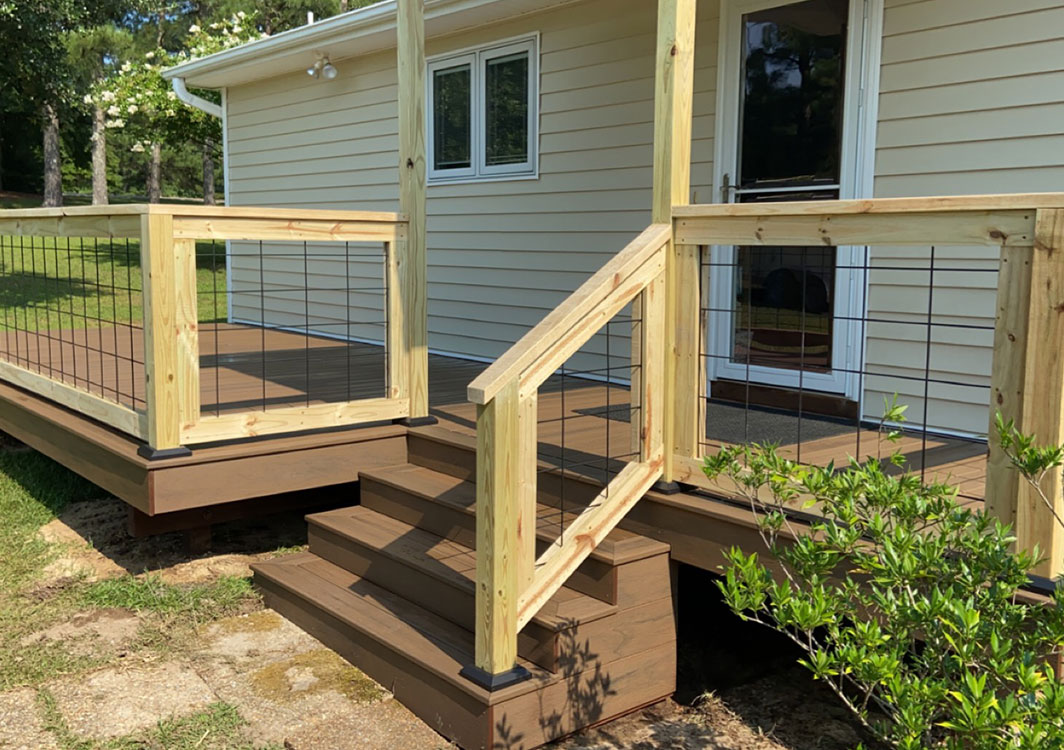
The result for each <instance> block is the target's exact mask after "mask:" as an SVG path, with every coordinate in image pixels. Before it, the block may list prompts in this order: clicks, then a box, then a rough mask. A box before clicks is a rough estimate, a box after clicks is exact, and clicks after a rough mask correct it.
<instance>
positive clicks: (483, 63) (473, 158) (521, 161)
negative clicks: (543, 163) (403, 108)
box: [428, 39, 538, 182]
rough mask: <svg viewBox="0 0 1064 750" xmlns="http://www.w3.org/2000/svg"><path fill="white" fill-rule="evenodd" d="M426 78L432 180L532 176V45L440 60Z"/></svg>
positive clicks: (534, 125)
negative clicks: (427, 79)
mask: <svg viewBox="0 0 1064 750" xmlns="http://www.w3.org/2000/svg"><path fill="white" fill-rule="evenodd" d="M428 78H429V81H428V98H429V102H428V112H429V117H428V120H429V122H428V128H429V132H428V145H429V180H430V181H432V182H446V181H450V180H466V179H475V178H481V177H482V178H489V179H490V178H501V177H520V176H534V175H535V173H536V145H537V144H536V138H537V134H536V130H537V121H538V114H537V109H538V108H537V98H538V96H537V57H536V40H535V39H526V40H522V41H518V42H512V43H506V44H503V45H497V46H494V47H486V48H484V49H479V50H473V51H469V52H463V53H461V54H455V55H448V56H447V57H444V58H438V59H436V60H433V61H431V62H430V63H429V66H428Z"/></svg>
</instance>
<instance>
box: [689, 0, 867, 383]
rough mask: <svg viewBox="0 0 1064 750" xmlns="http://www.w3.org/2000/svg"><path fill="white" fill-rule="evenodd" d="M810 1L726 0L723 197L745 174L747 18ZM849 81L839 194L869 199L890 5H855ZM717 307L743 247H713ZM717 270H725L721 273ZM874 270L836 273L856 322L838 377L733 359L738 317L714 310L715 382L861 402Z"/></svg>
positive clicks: (842, 254)
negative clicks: (728, 182)
mask: <svg viewBox="0 0 1064 750" xmlns="http://www.w3.org/2000/svg"><path fill="white" fill-rule="evenodd" d="M801 1H802V0H720V4H721V8H720V29H719V40H718V64H717V108H716V111H717V113H718V114H717V118H716V133H715V139H714V141H715V143H714V159H713V185H714V188H715V191H717V192H715V196H714V197H715V200H714V202H718V201H720V200H721V196H720V193H719V189H720V186H721V185H723V182H724V175H725V174H730V175H735V174H736V173H737V169H736V168H737V160H738V155H739V150H738V141H739V85H740V81H739V74H740V70H741V54H742V51H741V43H742V33H741V32H742V27H741V22H742V16H743V15H744V14H746V13H751V12H755V11H758V10H765V9H768V8H774V7H779V6H781V5H790V4H793V3H797V2H801ZM847 28H848V37H847V40H846V69H845V73H844V75H845V81H844V94H843V102H844V104H843V106H844V107H845V110H846V111H845V113H844V115H843V133H842V145H841V151H842V154H841V157H842V159H841V164H840V181H839V197H840V198H842V199H846V198H867V197H872V194H873V187H874V184H873V179H874V172H875V136H876V121H877V119H878V118H877V110H878V101H879V67H880V57H881V47H882V37H883V35H882V28H883V0H850V15H849V19H848V23H847ZM710 253H711V258H712V262H711V272H710V305H709V307H710V309H712V310H725V309H728V310H730V309H732V306H733V305H734V296H735V295H734V282H733V274H732V273H731V272H730V270H729V269H730V268H732V265H731V264H732V263H734V254H735V248H734V247H731V246H714V247H712V248H710ZM837 258H838V260H837V264H838V265H839V266H842V267H846V266H850V267H856V266H860V265H863V263H864V258H865V251H864V248H863V247H862V248H855V247H840V248H839V249H838V256H837ZM717 269H720V271H718V270H717ZM867 277H868V274H867V273H861V272H859V271H857V270H853V269H851V270H847V271H840V272H837V273H836V282H835V290H834V296H835V311H836V314H837V315H839V316H842V317H843V318H850V320H841V321H839V320H837V321H836V323H835V326H834V327H833V334H832V338H833V340H832V372H830V373H817V372H809V371H805V372H802V371H799V370H784V369H782V368H774V367H766V366H759V365H750V366H749V367H748V366H747V365H745V364H741V363H735V362H732V361H731V346H732V343H731V342H732V331H731V320H732V314H731V313H727V312H717V313H710V320H709V332H708V341H707V346H708V347H709V349H708V351H709V352H710V353H711V355H712V356H710V357H709V358H708V362H707V375H708V381H709V382H712V381H713V380H714V379H716V378H729V379H735V380H745V379H746V378H747V377H748V376H749V378H750V379H751V380H752V381H756V382H759V383H764V384H766V385H778V386H784V387H798V386H800V387H803V388H806V389H809V390H817V391H825V392H830V393H839V394H843V395H844V396H845V397H846V398H849V399H852V400H859V399H860V393H859V389H860V382H861V378H860V375H859V372H860V370H862V369H863V365H864V341H863V340H862V339H863V338H864V337H863V336H862V332H863V331H862V329H863V326H861V325H860V323H859V320H858V319H860V318H862V317H863V315H864V305H865V300H866V299H867Z"/></svg>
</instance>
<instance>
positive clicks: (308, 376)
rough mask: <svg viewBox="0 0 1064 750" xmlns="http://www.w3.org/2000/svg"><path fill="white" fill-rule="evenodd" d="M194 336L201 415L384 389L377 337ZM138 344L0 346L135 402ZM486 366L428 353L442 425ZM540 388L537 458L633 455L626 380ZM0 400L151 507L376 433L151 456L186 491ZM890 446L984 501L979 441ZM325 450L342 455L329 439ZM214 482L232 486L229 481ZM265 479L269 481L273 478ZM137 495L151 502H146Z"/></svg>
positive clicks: (728, 438) (248, 332)
mask: <svg viewBox="0 0 1064 750" xmlns="http://www.w3.org/2000/svg"><path fill="white" fill-rule="evenodd" d="M200 343H201V352H202V356H201V362H200V387H201V393H202V394H203V396H202V398H203V406H202V411H203V413H204V414H220V413H228V412H232V411H241V410H248V409H261V408H265V409H270V408H276V407H283V406H291V405H300V404H308V405H310V404H319V403H326V402H333V401H344V400H349V399H352V398H366V397H372V396H375V395H379V394H380V393H381V392H382V390H383V388H384V383H385V373H384V355H383V350H382V349H381V347H379V346H374V345H370V344H362V343H347V342H343V341H339V340H335V339H327V338H322V337H316V336H304V335H302V334H298V333H292V332H287V331H281V330H266V329H262V328H258V327H253V326H243V325H230V324H220V325H217V326H216V325H213V324H209V325H205V326H204V327H203V329H202V330H201V331H200ZM142 347H143V336H142V332H141V330H140V329H139V328H137V327H129V326H122V327H118V328H115V329H89V330H80V331H69V330H67V331H51V332H46V333H40V334H35V333H25V332H22V333H21V334H20V335H19V336H18V337H16V336H15V334H14V333H10V334H4V333H0V352H3V353H4V355H5V356H6V357H7V358H8V359H9V360H10V361H13V362H16V363H21V364H23V366H26V363H27V362H28V363H35V365H30V366H31V367H34V366H35V367H37V368H39V369H40V370H41V371H42V372H45V373H49V372H50V373H51V375H52V377H56V378H59V377H62V378H63V379H64V380H66V382H69V383H70V384H72V385H73V384H77V385H79V386H80V387H82V388H88V389H89V390H91V391H93V392H94V393H97V394H100V395H102V396H104V397H105V398H109V399H113V400H117V401H119V402H120V403H125V404H127V405H130V406H134V407H138V406H141V407H142V406H143V395H144V392H143V387H144V386H143V365H142V364H141V363H140V360H142V356H141V352H142ZM484 366H485V365H483V364H481V363H479V362H471V361H466V360H460V359H455V358H449V357H442V356H431V357H430V358H429V384H430V392H429V400H430V406H431V412H432V414H433V415H434V416H436V417H437V418H438V419H440V421H441V423H442V426H444V427H446V428H447V429H450V430H453V431H455V432H458V433H461V434H464V435H467V436H468V435H473V434H474V433H475V426H476V407H475V406H474V405H472V404H470V403H468V402H467V401H466V398H465V396H466V393H465V391H466V386H467V385H468V384H469V382H470V381H471V380H473V378H475V377H476V376H477V375H478V374H479V373H480V372H481V370H482V369H483V368H484ZM541 390H542V393H541V397H540V401H539V422H540V424H539V441H540V445H539V454H540V459H541V460H542V461H545V462H546V463H548V464H552V465H555V466H562V467H564V468H565V469H566V470H568V471H570V472H574V473H577V474H582V475H585V476H587V477H589V478H591V479H595V480H602V479H604V478H608V477H609V476H612V475H613V474H615V473H616V471H617V470H619V468H620V467H621V466H622V465H623V462H624V461H626V460H627V459H628V458H629V457H630V450H629V448H628V446H629V445H630V442H631V437H630V435H631V429H632V428H631V424H630V413H629V412H630V409H629V398H628V396H629V394H628V389H627V388H623V387H619V386H606V385H604V384H600V383H595V382H590V381H587V380H581V379H578V378H574V377H566V378H561V377H557V376H556V377H554V378H552V379H551V380H549V381H548V382H547V383H546V384H545V385H544V386H543V388H542V389H541ZM0 399H3V400H5V402H6V403H5V412H6V414H7V418H6V419H5V418H3V417H0V429H4V430H6V431H8V432H11V433H12V434H15V435H16V436H19V435H20V432H21V433H24V434H23V435H22V436H21V439H23V440H25V441H26V442H29V443H31V444H33V443H34V440H35V439H36V440H37V443H38V445H37V446H35V447H39V448H40V449H42V450H44V448H43V447H41V446H42V445H44V444H45V443H55V442H59V443H64V444H65V443H71V441H73V442H83V441H88V442H89V443H90V444H92V445H96V446H103V447H105V449H106V450H108V451H110V452H116V451H117V452H118V453H119V454H121V455H122V456H124V457H125V458H124V459H123V461H125V462H128V461H133V463H134V464H135V466H133V467H127V469H128V471H127V472H126V474H127V476H125V478H124V479H122V481H119V482H114V481H106V477H104V476H103V472H102V471H101V470H100V469H101V467H103V466H109V465H110V464H111V463H113V461H111V462H107V461H100V462H98V463H99V464H100V466H97V467H95V468H96V470H95V471H94V472H93V475H92V476H90V478H91V479H93V480H94V481H97V482H98V483H100V484H103V485H104V486H105V487H106V488H107V489H109V490H110V491H112V492H115V494H117V495H118V496H120V497H123V498H125V499H127V500H129V501H131V502H133V504H134V505H136V506H137V507H140V508H141V509H142V510H144V511H145V512H148V513H157V512H163V511H164V510H173V509H178V508H187V507H194V506H204V505H211V504H214V503H220V502H229V501H232V500H235V499H245V498H250V497H254V496H255V495H254V494H251V493H254V492H259V493H260V494H266V492H267V490H266V487H265V486H264V485H263V484H262V480H261V479H259V480H258V481H255V480H254V477H253V476H250V475H249V476H248V477H247V479H248V481H249V483H248V484H246V485H244V486H243V488H242V489H240V491H239V492H236V494H234V483H233V482H232V481H227V482H220V483H219V484H213V482H214V480H215V479H217V478H218V476H219V475H217V474H215V473H214V471H213V470H209V469H208V465H210V466H211V467H212V468H213V469H214V470H220V469H221V468H222V467H221V466H220V465H217V457H218V456H224V457H225V459H226V460H229V461H231V460H234V459H237V458H239V457H246V458H251V457H257V460H258V461H259V462H261V461H263V460H267V458H268V456H270V455H274V454H276V455H278V456H283V455H286V454H289V453H290V452H291V451H293V450H296V451H300V452H302V451H305V450H307V448H308V447H309V446H316V448H317V451H318V452H323V451H324V452H325V453H328V451H329V448H330V446H331V448H332V449H336V447H337V446H340V445H347V446H348V447H349V448H350V447H353V446H355V445H361V446H362V449H363V452H365V449H366V447H367V446H368V443H369V442H371V441H366V440H365V436H368V435H369V434H370V433H366V432H365V428H363V429H353V430H352V429H348V430H338V431H334V432H327V433H324V434H323V433H317V434H316V435H313V434H312V435H301V436H300V435H294V436H278V437H274V438H261V439H258V440H253V441H248V442H245V443H239V442H233V443H228V444H225V445H220V446H218V445H211V446H202V447H196V448H195V449H194V451H193V456H191V457H188V458H184V459H169V460H167V461H163V462H156V463H154V464H152V465H151V467H150V468H151V469H152V470H153V471H154V470H162V469H169V470H173V469H176V468H177V467H179V466H180V467H183V468H184V471H183V472H182V477H181V483H182V487H183V489H182V490H181V491H180V492H178V491H177V488H176V487H172V486H171V485H170V483H169V482H167V481H163V480H162V478H161V477H162V475H160V476H157V477H156V478H155V480H153V482H152V483H151V486H150V487H147V486H146V485H148V480H147V472H148V471H149V464H148V462H146V461H144V460H143V459H140V460H139V461H134V460H133V459H132V458H130V457H131V456H135V452H136V447H137V442H136V441H135V440H132V439H131V438H128V437H125V436H121V435H118V434H116V433H114V432H113V431H112V430H109V429H108V428H105V427H102V426H100V425H97V424H95V423H93V422H92V421H91V420H86V419H84V418H81V417H79V416H78V415H76V414H74V413H73V412H70V411H68V410H65V409H62V408H61V407H57V406H54V405H52V404H49V403H48V402H47V401H44V400H43V399H38V398H36V397H33V396H30V395H29V394H26V393H25V392H23V391H20V390H18V389H15V388H13V387H11V386H8V385H0ZM15 404H21V405H22V407H27V406H30V405H34V406H37V405H39V407H40V408H39V411H41V412H42V413H43V414H45V415H46V417H47V419H49V420H53V421H54V424H55V425H56V426H57V428H58V431H55V432H52V433H50V434H52V437H51V438H49V439H47V440H44V441H42V439H41V438H40V437H36V438H35V436H34V435H32V434H30V433H29V432H27V431H26V430H24V429H20V428H19V425H18V417H17V412H18V411H19V410H16V411H12V410H11V409H12V407H13V405H15ZM379 429H383V430H384V432H387V433H388V434H389V435H390V434H391V433H390V432H389V430H392V429H393V428H391V427H381V428H379ZM64 432H65V433H69V434H68V435H67V436H66V437H65V438H64V439H63V440H60V439H59V437H58V436H59V435H60V434H62V433H64ZM384 432H382V433H381V434H382V435H383V434H384ZM706 434H707V436H708V437H707V440H706V443H705V449H706V451H707V452H713V451H715V450H716V449H718V448H719V446H721V445H723V444H726V443H737V442H744V441H762V442H766V441H772V442H777V443H779V444H780V446H781V450H782V451H783V452H784V453H785V454H786V455H788V456H790V457H793V458H795V459H798V460H802V461H807V462H810V463H816V464H826V463H827V462H829V461H834V462H835V463H836V464H840V463H843V462H845V461H846V460H847V459H848V458H849V457H851V456H863V457H864V456H869V455H882V454H884V453H885V452H887V451H889V450H890V449H891V446H888V445H887V444H886V443H885V441H884V440H883V439H882V437H881V436H880V435H878V434H877V433H876V432H875V431H873V430H869V429H867V428H863V429H858V427H857V426H856V424H854V423H852V422H850V423H845V422H842V421H836V420H830V419H826V418H822V417H817V416H815V415H803V416H802V417H801V418H800V419H799V418H798V416H797V415H796V414H793V413H785V412H782V411H779V410H769V409H761V408H757V407H752V408H751V409H745V408H743V407H742V406H741V405H733V404H725V403H716V402H714V403H711V404H710V405H709V408H708V414H707V430H706ZM897 447H898V448H899V449H900V450H901V451H902V452H903V453H904V454H905V456H906V459H907V464H908V467H909V468H910V469H911V470H913V471H922V472H924V473H925V475H926V476H927V477H928V478H939V479H944V478H949V479H950V480H952V481H955V482H956V483H957V484H958V485H959V486H960V488H961V495H962V497H963V499H964V500H965V501H966V502H979V501H981V500H982V499H983V496H984V485H985V464H986V460H985V456H986V446H985V444H983V443H979V442H974V441H967V440H960V439H954V438H944V437H939V436H933V435H924V434H922V433H919V432H911V433H908V434H906V435H905V436H904V438H903V439H902V441H901V442H900V444H898V446H897ZM52 450H53V451H54V450H55V449H54V448H53V449H52ZM44 452H46V453H47V452H49V451H48V450H44ZM65 453H66V451H63V452H59V453H56V457H57V458H58V459H59V460H61V461H62V462H63V463H67V465H71V466H72V468H75V470H79V469H78V468H77V467H78V466H80V465H81V463H83V461H81V460H80V459H76V458H74V459H68V460H63V459H62V456H63V455H65ZM323 455H325V454H324V453H323ZM329 455H330V456H331V457H335V456H336V455H340V454H338V453H336V451H335V450H333V452H332V453H331V454H329ZM389 455H391V452H390V451H384V452H381V453H380V455H379V456H376V457H374V458H372V459H371V462H370V464H367V465H379V463H376V462H378V461H379V460H384V459H387V457H388V456H389ZM348 457H349V458H350V456H348ZM278 460H279V461H280V459H278ZM71 461H73V464H71ZM355 464H356V465H357V464H359V462H358V461H356V462H355ZM257 465H258V464H257ZM278 465H280V464H278ZM191 466H199V467H200V469H199V471H198V472H195V474H196V476H197V477H198V478H197V479H196V480H195V481H192V479H191V477H192V476H193V474H194V472H192V471H191V469H190V467H191ZM314 470H315V471H320V472H321V475H320V477H318V478H317V479H315V478H313V477H312V476H311V475H310V474H311V472H310V471H309V470H308V469H307V468H306V467H305V466H303V467H300V469H299V470H298V471H297V474H298V475H299V476H300V477H301V478H302V479H301V480H300V481H298V482H294V483H291V484H292V486H291V487H289V486H285V487H284V488H283V489H282V490H281V491H286V490H289V489H303V488H307V487H311V486H320V485H326V484H331V483H335V482H337V481H345V482H346V481H353V480H354V479H356V478H357V472H352V471H342V472H341V471H339V470H338V469H336V468H331V469H328V470H326V469H325V468H324V466H323V465H321V464H317V463H315V468H314ZM130 472H132V473H130ZM268 474H269V475H271V476H273V475H276V472H275V471H272V470H271V471H270V472H268ZM341 474H342V476H341ZM223 485H224V486H225V487H227V488H228V489H227V490H225V491H224V492H223V490H222V489H221V487H222V486H223ZM273 486H274V485H273V484H270V485H269V487H270V488H271V489H272V488H273ZM164 487H168V488H170V489H168V493H170V495H169V496H170V497H172V498H173V499H172V501H164V502H161V503H156V502H155V500H156V499H160V498H158V497H157V496H158V493H159V492H161V491H162V490H163V489H164ZM146 492H147V493H148V495H149V496H150V497H151V498H153V499H151V500H149V499H148V497H146V496H145V493H146ZM215 493H222V494H217V495H216V494H215ZM237 495H239V497H237Z"/></svg>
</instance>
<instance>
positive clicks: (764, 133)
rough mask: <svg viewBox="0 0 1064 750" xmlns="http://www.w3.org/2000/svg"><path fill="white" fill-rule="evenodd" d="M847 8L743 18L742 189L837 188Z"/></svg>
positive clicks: (827, 3)
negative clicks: (784, 187) (809, 186)
mask: <svg viewBox="0 0 1064 750" xmlns="http://www.w3.org/2000/svg"><path fill="white" fill-rule="evenodd" d="M849 6H850V3H849V0H805V2H800V3H794V4H791V5H784V6H781V7H778V8H770V9H768V10H762V11H758V12H756V13H749V14H747V15H745V16H743V81H742V86H743V88H742V104H741V110H740V111H741V117H742V126H741V127H742V136H741V137H742V152H741V153H742V157H741V170H740V171H741V180H740V187H744V188H755V187H756V188H763V187H782V186H794V185H817V184H820V183H828V184H835V183H838V181H839V154H840V144H841V140H842V112H843V108H842V105H843V101H842V92H843V83H844V81H843V79H844V75H843V73H844V70H845V65H844V63H845V56H846V50H845V46H846V44H845V43H846V23H847V14H848V12H849Z"/></svg>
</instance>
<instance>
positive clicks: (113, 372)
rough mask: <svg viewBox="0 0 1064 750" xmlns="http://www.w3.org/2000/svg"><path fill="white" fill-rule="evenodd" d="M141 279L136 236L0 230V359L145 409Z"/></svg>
mask: <svg viewBox="0 0 1064 750" xmlns="http://www.w3.org/2000/svg"><path fill="white" fill-rule="evenodd" d="M141 282H142V278H141V265H140V245H139V242H137V241H136V240H132V239H105V238H97V237H33V236H16V235H3V236H0V359H2V360H3V361H4V362H8V363H10V364H12V365H15V366H17V367H19V368H22V369H24V370H28V371H30V372H33V373H36V374H38V375H42V376H44V377H47V378H48V379H50V380H53V381H56V382H59V383H62V384H65V385H68V386H71V387H74V388H77V389H79V390H83V391H85V392H88V393H91V394H93V395H96V396H99V397H101V398H103V399H106V400H109V401H113V402H115V403H117V404H121V405H123V406H126V407H128V408H132V409H143V408H144V406H145V388H144V336H143V307H142V305H143V297H142V291H141Z"/></svg>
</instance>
